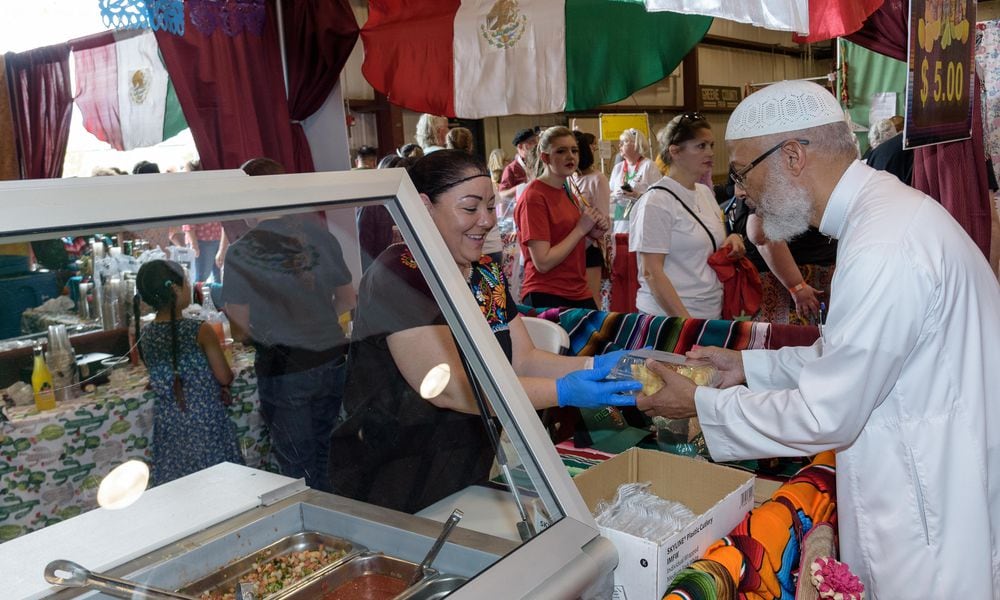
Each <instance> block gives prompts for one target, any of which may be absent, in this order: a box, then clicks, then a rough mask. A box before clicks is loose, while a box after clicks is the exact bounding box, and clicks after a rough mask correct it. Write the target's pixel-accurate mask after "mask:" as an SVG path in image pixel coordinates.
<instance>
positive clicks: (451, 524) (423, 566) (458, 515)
mask: <svg viewBox="0 0 1000 600" xmlns="http://www.w3.org/2000/svg"><path fill="white" fill-rule="evenodd" d="M463 516H465V515H464V513H462V511H460V510H459V509H457V508H456V509H455V510H453V511H452V512H451V516H450V517H448V520H447V521H445V522H444V528H443V529H441V533H440V534H439V535H438V537H437V539H436V540H434V545H433V546H431V549H430V550H428V551H427V556H425V557H424V560H422V561H421V562H420V564H419V565H418V566H417V570H416V571H414V573H413V577H412V578H411V579H410V583H409V585H411V586H412V585H414V584H416V583H418V582H419V581H420V580H421V579H423V578H424V577H425V576H426V573H427V569H428V568H430V566H431V563H433V562H434V559H435V558H437V555H438V552H440V551H441V548H442V547H443V546H444V542H445V540H447V539H448V536H449V535H451V530H452V529H455V525H458V522H459V521H461V520H462V517H463Z"/></svg>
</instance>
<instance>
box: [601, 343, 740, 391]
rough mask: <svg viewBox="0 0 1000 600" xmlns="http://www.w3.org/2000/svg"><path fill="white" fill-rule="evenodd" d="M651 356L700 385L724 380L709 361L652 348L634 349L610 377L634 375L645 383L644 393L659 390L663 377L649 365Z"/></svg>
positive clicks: (628, 377)
mask: <svg viewBox="0 0 1000 600" xmlns="http://www.w3.org/2000/svg"><path fill="white" fill-rule="evenodd" d="M649 358H652V359H653V360H656V361H659V362H660V363H663V364H664V365H665V366H666V367H667V368H669V369H672V370H673V371H674V372H676V373H677V374H679V375H683V376H684V377H687V378H688V379H690V380H692V381H694V382H695V383H696V384H697V385H704V386H708V387H716V386H718V385H719V382H720V381H721V378H720V376H719V372H718V371H716V370H715V367H713V366H711V365H709V364H704V363H699V362H696V361H691V360H688V359H687V357H685V356H683V355H681V354H674V353H673V352H660V351H658V350H650V349H642V350H633V351H632V352H629V353H628V354H626V355H625V356H623V357H622V358H621V359H620V360H619V361H618V364H617V365H615V367H614V368H613V369H612V370H611V374H610V375H609V376H608V378H609V379H633V380H635V381H638V382H640V383H642V393H643V394H645V395H647V396H649V395H651V394H655V393H656V392H657V391H659V390H660V388H662V387H663V380H662V379H660V377H659V376H658V375H656V373H653V372H652V371H650V370H649V369H647V368H646V359H649Z"/></svg>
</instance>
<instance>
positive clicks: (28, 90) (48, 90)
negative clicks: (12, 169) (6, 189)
mask: <svg viewBox="0 0 1000 600" xmlns="http://www.w3.org/2000/svg"><path fill="white" fill-rule="evenodd" d="M5 62H6V63H7V64H6V66H7V82H8V85H9V86H10V103H11V109H12V110H11V112H12V113H13V115H12V116H13V120H14V129H15V131H16V136H17V145H18V148H19V150H20V155H21V169H22V173H21V176H22V178H23V179H45V178H53V177H62V170H63V160H64V159H65V157H66V142H67V141H68V140H69V120H70V115H71V114H72V107H73V95H72V93H71V92H70V87H69V45H67V44H56V45H54V46H46V47H44V48H36V49H34V50H29V51H27V52H20V53H17V54H15V53H8V54H7V55H6V61H5Z"/></svg>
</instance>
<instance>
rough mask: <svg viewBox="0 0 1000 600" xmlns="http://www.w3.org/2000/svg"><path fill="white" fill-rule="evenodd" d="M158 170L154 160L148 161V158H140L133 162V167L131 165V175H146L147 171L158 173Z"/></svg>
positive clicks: (158, 166)
mask: <svg viewBox="0 0 1000 600" xmlns="http://www.w3.org/2000/svg"><path fill="white" fill-rule="evenodd" d="M159 172H160V165H158V164H156V163H154V162H149V161H148V160H140V161H139V162H137V163H135V166H134V167H132V174H133V175H146V174H148V173H159Z"/></svg>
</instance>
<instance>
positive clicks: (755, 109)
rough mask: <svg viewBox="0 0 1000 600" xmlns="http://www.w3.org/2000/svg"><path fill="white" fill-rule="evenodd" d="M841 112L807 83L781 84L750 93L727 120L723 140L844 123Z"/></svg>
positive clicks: (822, 91) (834, 102) (819, 88)
mask: <svg viewBox="0 0 1000 600" xmlns="http://www.w3.org/2000/svg"><path fill="white" fill-rule="evenodd" d="M844 120H845V118H844V109H842V108H841V107H840V103H839V102H837V99H836V98H834V97H833V94H831V93H830V92H828V91H827V90H826V88H824V87H822V86H819V85H817V84H815V83H813V82H811V81H781V82H779V83H774V84H771V85H769V86H767V87H765V88H763V89H760V90H758V91H756V92H754V93H753V94H750V95H749V96H747V97H746V98H744V99H743V101H742V102H740V104H739V106H737V107H736V110H734V111H733V114H732V115H731V116H730V117H729V124H728V125H727V126H726V139H727V140H742V139H746V138H753V137H759V136H762V135H771V134H772V133H786V132H789V131H798V130H799V129H808V128H810V127H818V126H819V125H826V124H828V123H836V122H838V121H844Z"/></svg>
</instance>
